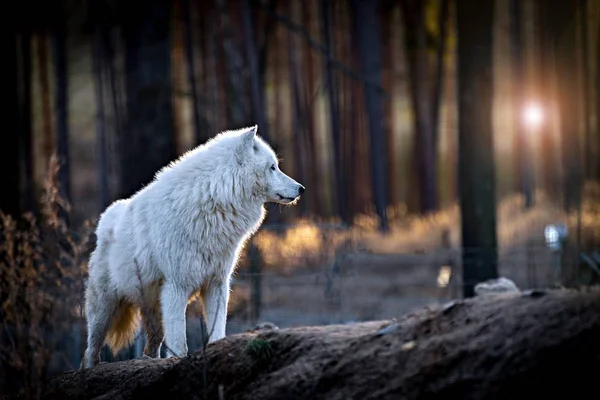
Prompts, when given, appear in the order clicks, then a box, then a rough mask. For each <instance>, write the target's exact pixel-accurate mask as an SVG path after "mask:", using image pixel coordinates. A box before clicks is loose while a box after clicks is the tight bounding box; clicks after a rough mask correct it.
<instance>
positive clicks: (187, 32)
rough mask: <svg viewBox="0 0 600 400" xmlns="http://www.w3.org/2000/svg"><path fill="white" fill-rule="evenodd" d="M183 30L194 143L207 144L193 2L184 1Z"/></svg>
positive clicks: (207, 134)
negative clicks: (197, 61)
mask: <svg viewBox="0 0 600 400" xmlns="http://www.w3.org/2000/svg"><path fill="white" fill-rule="evenodd" d="M182 14H183V19H184V21H183V29H184V36H185V59H186V64H187V73H188V80H189V85H190V91H191V93H192V117H193V129H194V142H195V144H196V145H198V144H201V143H204V142H206V140H207V139H209V138H210V136H212V135H211V134H210V133H209V129H208V127H207V126H206V123H205V122H204V121H202V120H201V119H200V110H199V109H198V107H199V106H200V104H199V101H200V99H199V97H198V84H197V81H196V63H195V61H196V59H195V49H196V44H195V42H194V35H193V32H194V30H193V29H192V15H194V7H193V4H192V1H191V0H183V12H182Z"/></svg>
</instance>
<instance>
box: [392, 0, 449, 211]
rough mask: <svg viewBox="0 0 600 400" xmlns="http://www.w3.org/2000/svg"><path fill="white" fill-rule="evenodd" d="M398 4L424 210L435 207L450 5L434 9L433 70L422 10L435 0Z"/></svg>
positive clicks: (404, 0)
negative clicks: (436, 16)
mask: <svg viewBox="0 0 600 400" xmlns="http://www.w3.org/2000/svg"><path fill="white" fill-rule="evenodd" d="M400 5H401V7H402V17H403V20H404V29H405V36H404V38H405V45H406V51H407V55H408V60H407V61H408V72H409V76H410V79H409V80H410V98H411V102H412V105H413V113H414V117H413V123H414V135H415V141H414V143H415V155H416V157H415V160H416V163H417V164H416V170H417V173H418V176H419V179H418V181H419V201H420V210H419V211H420V212H421V213H423V214H427V213H430V212H433V211H435V210H436V209H437V207H438V195H437V187H436V169H437V142H438V136H439V135H438V130H439V114H440V104H441V96H442V87H443V66H444V54H445V49H446V42H447V34H448V17H449V9H450V7H449V0H441V4H440V5H439V10H438V15H439V18H438V27H439V34H438V35H437V40H436V41H435V44H434V45H433V47H434V49H435V55H436V57H435V58H436V59H435V65H434V67H435V70H434V69H432V63H431V57H430V54H429V48H430V47H431V46H430V43H431V42H432V41H433V39H432V36H433V34H432V33H431V32H430V31H429V30H428V29H427V25H426V20H425V14H426V13H425V11H426V9H427V7H432V6H433V5H437V3H434V2H426V1H421V0H402V1H401V2H400ZM432 75H433V76H432Z"/></svg>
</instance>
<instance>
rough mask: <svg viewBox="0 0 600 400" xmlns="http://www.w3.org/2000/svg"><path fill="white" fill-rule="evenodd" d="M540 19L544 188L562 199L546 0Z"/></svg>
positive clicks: (541, 3) (541, 2)
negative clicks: (545, 114) (544, 112)
mask: <svg viewBox="0 0 600 400" xmlns="http://www.w3.org/2000/svg"><path fill="white" fill-rule="evenodd" d="M537 7H538V16H539V17H538V19H539V34H538V36H539V47H540V62H539V70H538V76H539V79H538V81H539V82H543V84H541V85H538V88H539V89H538V90H539V95H540V99H546V107H547V110H548V116H549V117H548V118H547V122H546V123H544V124H543V126H542V129H541V131H540V135H541V139H540V146H541V157H540V160H541V164H542V166H541V170H542V180H543V186H544V189H545V190H546V192H547V193H548V195H549V197H550V198H552V199H556V198H559V197H560V195H559V194H560V188H559V186H560V181H559V176H560V168H559V165H560V162H559V160H558V149H557V145H556V143H555V140H554V137H553V135H552V134H553V131H552V127H551V122H552V119H551V118H550V111H551V108H550V107H551V106H552V103H553V102H552V101H551V99H553V98H554V96H555V93H554V90H553V89H554V85H553V84H552V82H555V81H557V80H556V77H555V74H554V68H553V65H554V64H553V61H554V59H553V53H552V47H553V46H552V45H551V41H550V35H549V33H550V32H549V25H548V3H547V2H546V1H545V0H538V2H537Z"/></svg>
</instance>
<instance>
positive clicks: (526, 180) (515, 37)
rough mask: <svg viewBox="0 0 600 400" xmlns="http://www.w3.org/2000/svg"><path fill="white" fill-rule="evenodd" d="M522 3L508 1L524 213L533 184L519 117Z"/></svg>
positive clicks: (522, 93)
mask: <svg viewBox="0 0 600 400" xmlns="http://www.w3.org/2000/svg"><path fill="white" fill-rule="evenodd" d="M522 7H523V1H522V0H510V11H511V17H510V18H511V21H510V22H511V29H510V37H511V50H512V71H513V77H512V85H513V102H512V104H513V108H514V111H513V112H514V113H513V116H514V117H513V124H514V130H515V141H514V143H515V145H514V152H515V156H516V160H517V163H518V166H517V168H516V170H517V171H518V179H517V182H518V183H517V186H518V188H517V190H518V191H519V192H521V193H522V194H523V197H524V199H525V204H524V206H525V209H529V208H531V207H532V206H533V182H532V178H533V176H532V171H531V154H530V153H529V146H528V144H529V143H528V140H527V137H526V135H527V131H526V130H525V127H524V126H523V120H522V118H521V115H522V114H523V108H524V107H525V49H524V46H523V40H524V35H523V9H522Z"/></svg>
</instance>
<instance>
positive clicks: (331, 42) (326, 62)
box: [319, 0, 351, 223]
mask: <svg viewBox="0 0 600 400" xmlns="http://www.w3.org/2000/svg"><path fill="white" fill-rule="evenodd" d="M320 5H321V7H320V9H319V11H320V13H319V14H320V20H319V21H320V24H321V32H322V36H323V42H324V43H325V46H326V49H327V50H326V52H327V54H325V56H324V57H323V66H324V81H325V87H326V93H327V100H328V103H329V104H328V105H329V123H330V129H331V136H332V139H333V143H332V146H333V159H334V162H333V165H334V174H335V188H336V190H335V192H334V198H335V205H336V213H337V215H339V217H340V218H341V219H342V221H343V222H344V223H350V222H351V221H350V214H349V208H348V188H347V182H346V175H345V171H344V163H343V160H342V140H341V137H342V132H341V121H340V118H341V116H340V93H339V92H340V90H339V82H338V78H337V76H336V74H335V73H334V70H333V64H332V59H333V58H334V57H335V48H336V42H335V35H334V32H335V29H336V27H335V26H334V23H335V22H334V21H333V14H334V13H333V5H332V1H331V0H321V2H320Z"/></svg>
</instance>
